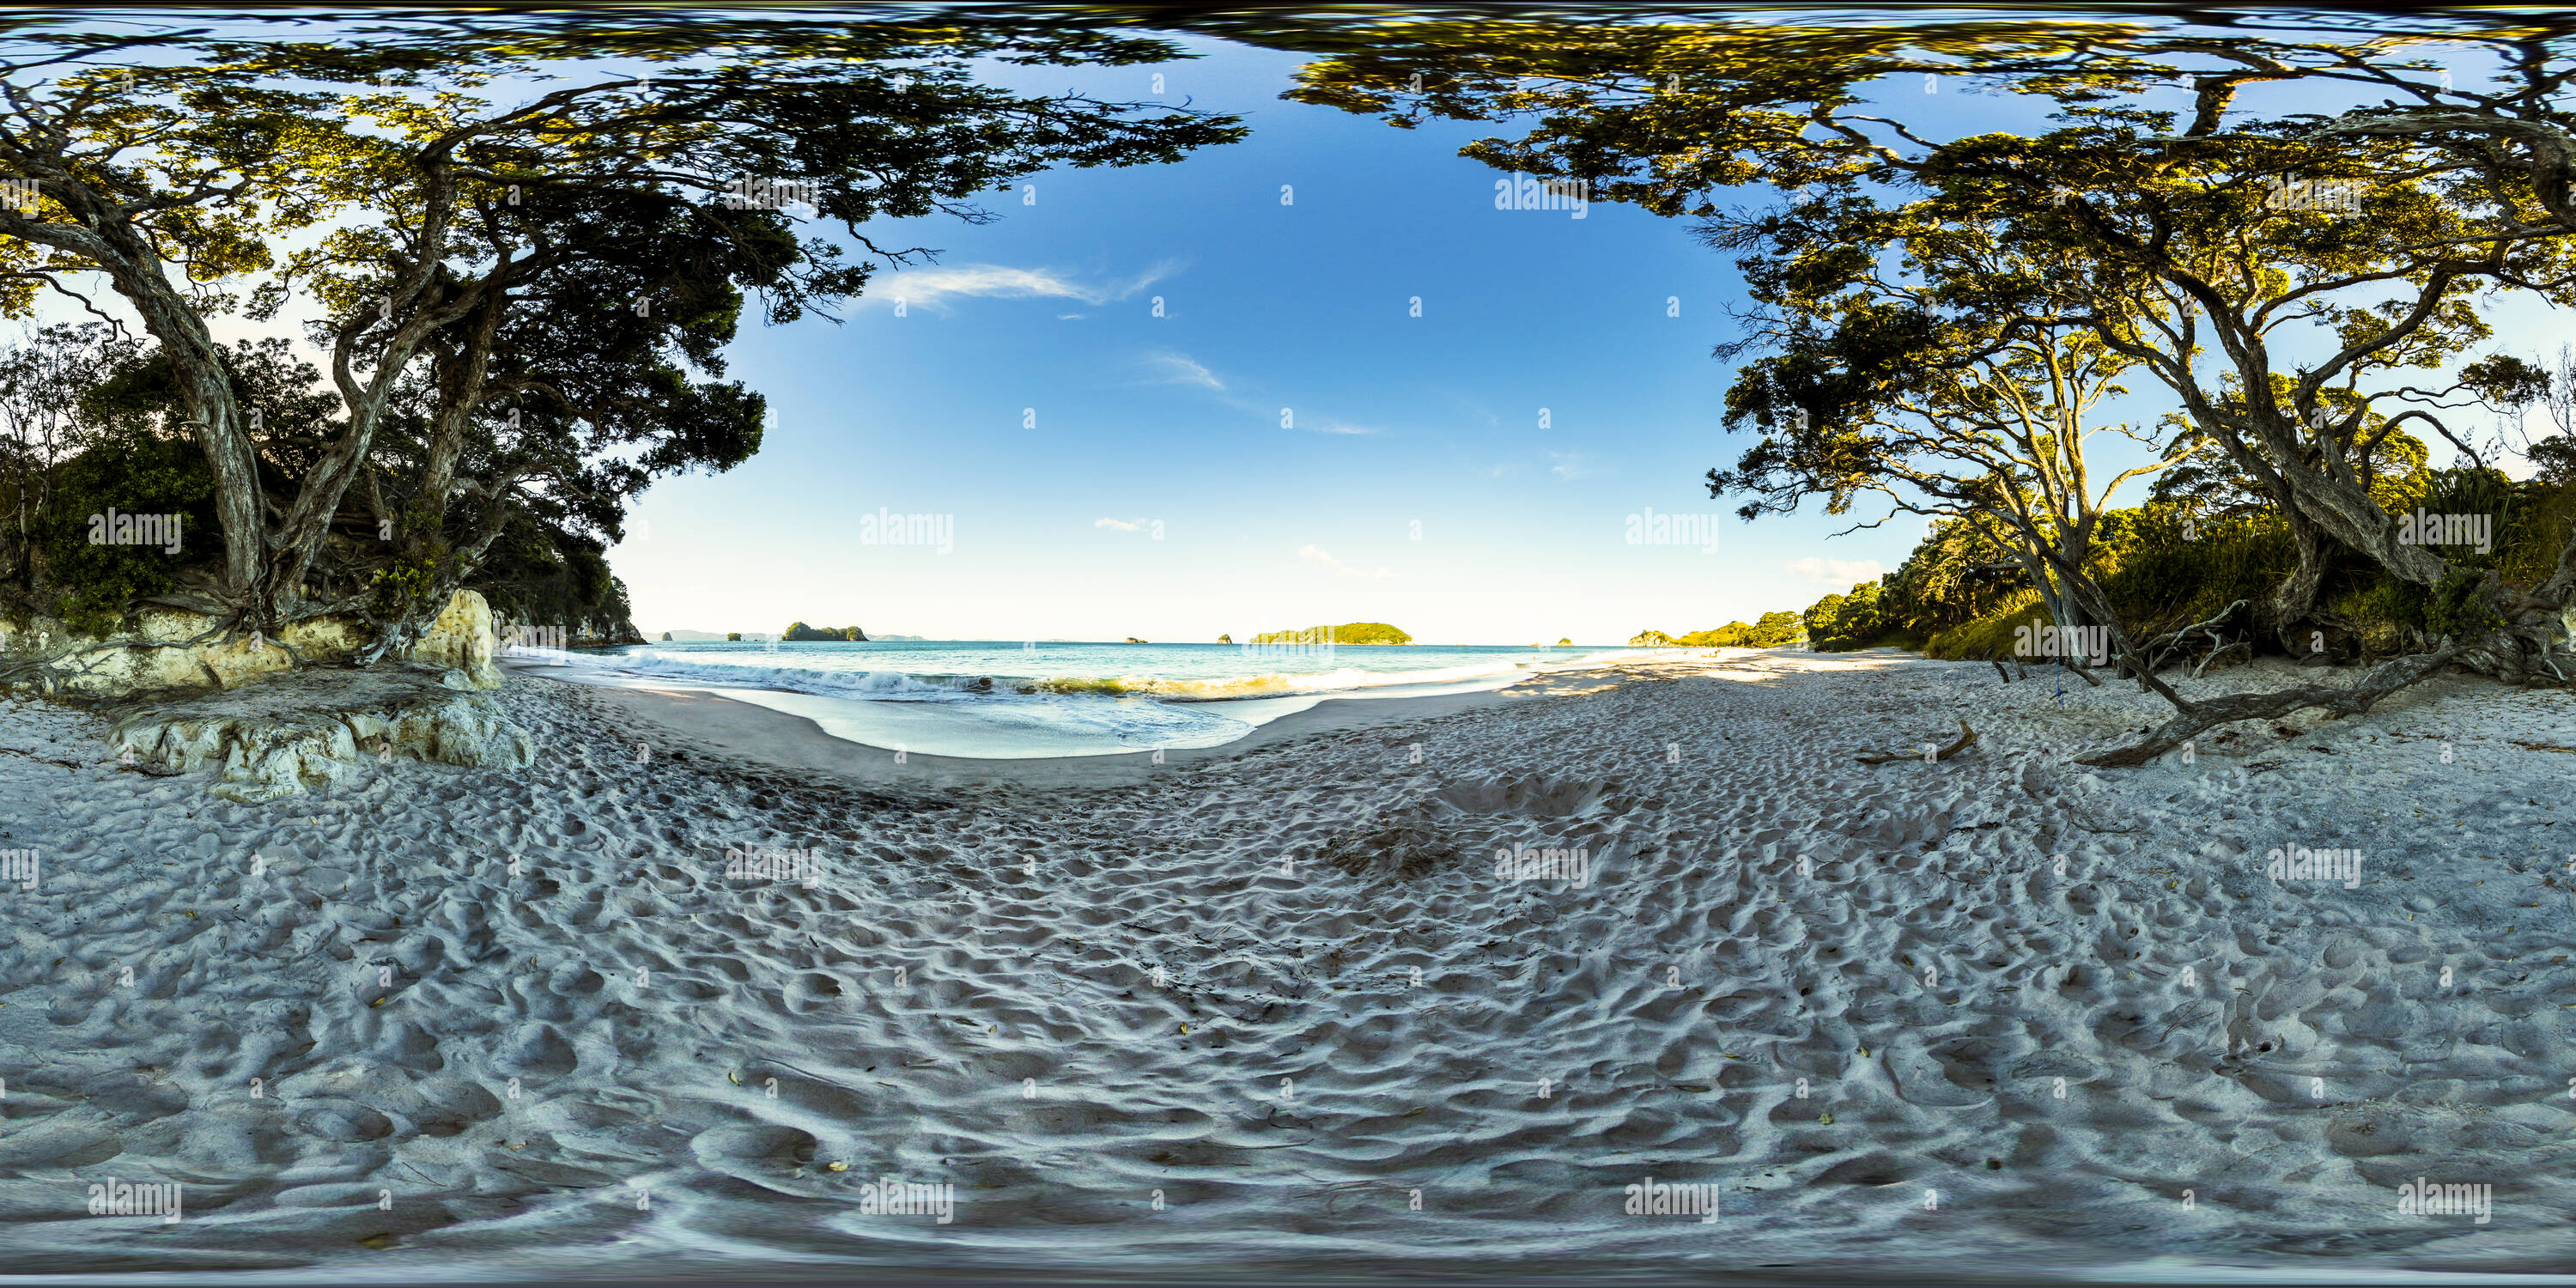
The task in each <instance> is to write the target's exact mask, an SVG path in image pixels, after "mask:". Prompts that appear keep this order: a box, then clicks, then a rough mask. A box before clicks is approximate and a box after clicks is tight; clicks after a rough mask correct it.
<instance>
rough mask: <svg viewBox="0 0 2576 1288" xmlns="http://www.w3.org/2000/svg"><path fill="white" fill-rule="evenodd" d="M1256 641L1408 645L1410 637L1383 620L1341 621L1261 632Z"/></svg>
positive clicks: (1271, 642)
mask: <svg viewBox="0 0 2576 1288" xmlns="http://www.w3.org/2000/svg"><path fill="white" fill-rule="evenodd" d="M1252 642H1253V643H1255V644H1410V643H1412V642H1413V637H1412V636H1410V635H1407V634H1405V633H1404V632H1403V631H1400V630H1397V629H1396V628H1394V627H1392V626H1389V625H1387V624H1386V623H1384V622H1344V623H1342V624H1341V625H1339V626H1309V627H1307V628H1306V629H1304V630H1302V631H1264V632H1262V633H1261V634H1259V635H1255V636H1253V637H1252Z"/></svg>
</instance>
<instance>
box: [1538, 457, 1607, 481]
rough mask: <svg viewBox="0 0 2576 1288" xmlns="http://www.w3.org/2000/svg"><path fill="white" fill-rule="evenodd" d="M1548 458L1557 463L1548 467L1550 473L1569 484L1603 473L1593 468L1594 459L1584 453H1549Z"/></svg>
mask: <svg viewBox="0 0 2576 1288" xmlns="http://www.w3.org/2000/svg"><path fill="white" fill-rule="evenodd" d="M1548 456H1549V457H1551V458H1553V459H1554V460H1555V461H1556V464H1554V465H1551V466H1549V467H1548V472H1549V473H1551V474H1554V475H1556V476H1557V477H1558V478H1561V479H1564V480H1566V481H1568V482H1572V481H1573V480H1575V479H1579V478H1588V477H1590V476H1592V475H1594V474H1598V473H1600V472H1601V471H1599V470H1597V469H1594V468H1593V467H1592V458H1591V457H1590V456H1588V455H1586V454H1584V453H1582V452H1549V453H1548Z"/></svg>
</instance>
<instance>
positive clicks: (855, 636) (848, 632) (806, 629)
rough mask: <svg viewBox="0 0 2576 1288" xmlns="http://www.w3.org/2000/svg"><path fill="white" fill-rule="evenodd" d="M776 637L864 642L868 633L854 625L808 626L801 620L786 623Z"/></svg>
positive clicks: (783, 638)
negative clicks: (783, 629) (784, 628)
mask: <svg viewBox="0 0 2576 1288" xmlns="http://www.w3.org/2000/svg"><path fill="white" fill-rule="evenodd" d="M778 638H780V639H782V640H832V641H842V642H847V641H859V642H865V641H866V639H867V638H868V634H867V632H866V631H863V630H860V629H859V628H858V627H856V626H808V625H806V624H805V623H803V622H790V623H788V625H787V629H786V630H785V631H783V632H781V633H780V634H779V636H778Z"/></svg>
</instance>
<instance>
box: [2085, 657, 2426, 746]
mask: <svg viewBox="0 0 2576 1288" xmlns="http://www.w3.org/2000/svg"><path fill="white" fill-rule="evenodd" d="M2460 652H2461V649H2460V646H2458V645H2456V644H2454V645H2449V646H2446V647H2444V648H2442V649H2441V650H2439V651H2437V652H2432V653H2417V654H2414V655H2413V656H2410V657H2401V658H2398V659H2396V660H2395V661H2391V662H2384V663H2382V664H2380V665H2379V666H2377V667H2374V668H2372V670H2371V672H2370V674H2368V675H2365V676H2363V677H2361V679H2360V681H2359V682H2358V683H2355V684H2354V685H2352V686H2351V687H2350V688H2345V687H2343V686H2340V685H2333V684H2302V685H2299V686H2297V687H2296V688H2289V689H2276V690H2274V691H2272V692H2270V693H2231V694H2228V695H2227V696H2225V697H2220V698H2210V699H2208V700H2206V701H2202V702H2191V701H2182V700H2177V703H2176V705H2177V706H2178V708H2179V709H2178V710H2176V711H2175V712H2174V715H2173V718H2172V719H2170V720H2167V721H2165V722H2164V723H2163V724H2162V725H2159V726H2157V727H2156V729H2155V730H2154V731H2153V732H2151V733H2149V734H2148V735H2147V736H2146V737H2145V738H2143V739H2141V740H2139V741H2137V742H2135V743H2131V744H2130V745H2128V746H2126V747H2116V748H2113V749H2111V750H2108V751H2098V752H2095V753H2093V754H2092V755H2090V756H2079V757H2077V758H2076V761H2075V763H2077V764H2079V765H2100V766H2104V767H2106V768H2118V767H2123V766H2129V765H2143V764H2145V763H2147V762H2148V761H2150V760H2153V759H2155V758H2156V757H2158V756H2161V755H2163V754H2164V753H2166V752H2168V751H2171V750H2173V749H2174V748H2176V747H2179V746H2181V745H2183V744H2184V743H2185V742H2188V741H2190V740H2191V739H2193V738H2195V737H2198V736H2199V735H2200V734H2202V733H2204V732H2207V731H2208V730H2210V729H2214V728H2216V727H2218V726H2219V725H2223V724H2229V723H2233V722H2235V721H2238V720H2263V719H2269V718H2271V717H2273V716H2283V715H2288V714H2289V713H2291V712H2293V711H2303V710H2306V709H2308V708H2310V707H2321V708H2324V709H2325V710H2327V711H2331V712H2333V713H2334V714H2336V715H2339V716H2352V715H2359V714H2361V713H2362V712H2364V711H2368V710H2369V709H2371V708H2372V707H2373V706H2376V705H2378V703H2379V701H2380V700H2381V699H2382V698H2385V697H2387V696H2388V695H2390V694H2392V693H2395V692H2397V691H2398V690H2399V689H2403V688H2405V687H2407V686H2408V685H2411V684H2414V683H2416V682H2418V681H2420V680H2424V679H2427V678H2429V677H2431V676H2433V675H2434V674H2436V673H2438V672H2440V671H2441V669H2442V668H2443V667H2445V666H2447V665H2449V664H2450V663H2451V662H2452V661H2453V660H2454V659H2456V658H2457V657H2458V656H2459V654H2460Z"/></svg>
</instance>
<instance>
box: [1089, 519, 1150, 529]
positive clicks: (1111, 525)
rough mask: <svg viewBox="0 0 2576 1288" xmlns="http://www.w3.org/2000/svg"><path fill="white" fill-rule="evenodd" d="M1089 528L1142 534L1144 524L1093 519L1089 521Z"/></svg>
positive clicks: (1120, 520)
mask: <svg viewBox="0 0 2576 1288" xmlns="http://www.w3.org/2000/svg"><path fill="white" fill-rule="evenodd" d="M1091 526H1093V527H1095V528H1108V529H1110V530H1112V531H1116V532H1142V531H1144V530H1145V525H1144V524H1141V523H1129V522H1127V521H1126V520H1125V519H1094V520H1092V521H1091Z"/></svg>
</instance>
